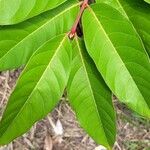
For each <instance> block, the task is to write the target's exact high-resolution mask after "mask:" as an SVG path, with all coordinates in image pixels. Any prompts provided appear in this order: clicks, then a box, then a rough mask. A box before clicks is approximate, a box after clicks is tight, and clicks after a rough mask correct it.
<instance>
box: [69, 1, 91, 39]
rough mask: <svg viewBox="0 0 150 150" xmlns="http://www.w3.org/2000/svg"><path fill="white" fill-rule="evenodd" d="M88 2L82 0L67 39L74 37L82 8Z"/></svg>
mask: <svg viewBox="0 0 150 150" xmlns="http://www.w3.org/2000/svg"><path fill="white" fill-rule="evenodd" d="M88 2H89V0H84V1H83V3H82V4H81V8H80V12H79V14H78V16H77V18H76V20H75V23H74V25H73V27H72V28H71V31H70V32H69V34H68V37H69V39H73V38H74V37H75V34H76V32H77V27H78V24H79V22H80V19H81V17H82V14H83V12H84V10H85V9H86V8H87V6H88Z"/></svg>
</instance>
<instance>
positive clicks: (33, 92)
mask: <svg viewBox="0 0 150 150" xmlns="http://www.w3.org/2000/svg"><path fill="white" fill-rule="evenodd" d="M71 58H72V51H71V45H70V41H69V39H68V37H67V36H66V34H65V35H64V34H63V35H60V36H57V37H55V38H53V39H51V40H50V41H48V42H47V43H46V44H45V45H44V46H42V47H41V48H39V49H38V50H37V51H36V53H35V54H34V55H33V56H32V57H31V59H30V60H29V63H28V64H27V66H26V68H25V70H24V71H23V74H22V75H21V77H20V78H19V81H18V83H17V86H16V88H15V90H14V92H13V93H12V95H11V97H10V100H9V102H8V105H7V107H6V110H5V112H4V115H3V118H2V120H1V122H0V144H1V145H4V144H7V143H9V142H10V141H12V140H13V139H14V138H16V137H18V136H20V135H21V134H23V133H25V132H26V131H27V130H28V129H29V128H30V127H31V126H32V125H33V124H34V123H35V122H36V121H37V120H40V119H41V118H43V117H44V116H45V115H46V114H47V113H48V112H50V111H52V109H53V108H54V106H55V105H56V104H57V103H58V101H59V99H60V98H61V96H62V94H63V91H64V89H65V86H66V84H67V80H68V78H69V72H70V62H71Z"/></svg>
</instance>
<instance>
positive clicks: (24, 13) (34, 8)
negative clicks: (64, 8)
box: [0, 0, 66, 25]
mask: <svg viewBox="0 0 150 150" xmlns="http://www.w3.org/2000/svg"><path fill="white" fill-rule="evenodd" d="M65 1H66V0H29V1H26V0H1V1H0V6H1V9H0V25H8V24H15V23H18V22H21V21H24V20H27V19H29V18H32V17H33V16H36V15H38V14H40V13H42V12H45V11H47V10H50V9H52V8H55V7H57V6H58V5H60V4H62V3H64V2H65Z"/></svg>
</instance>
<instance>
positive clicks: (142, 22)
mask: <svg viewBox="0 0 150 150" xmlns="http://www.w3.org/2000/svg"><path fill="white" fill-rule="evenodd" d="M96 1H97V2H104V3H107V4H109V5H111V6H112V7H114V8H116V9H117V10H119V11H120V12H121V13H122V14H124V16H125V17H126V18H127V19H128V20H129V21H130V22H131V23H132V25H133V26H134V28H135V30H136V32H137V34H139V36H140V38H141V39H142V40H143V44H144V46H145V48H146V50H147V52H148V54H149V56H150V5H148V4H146V3H145V2H144V1H143V0H138V1H137V0H111V1H110V0H96Z"/></svg>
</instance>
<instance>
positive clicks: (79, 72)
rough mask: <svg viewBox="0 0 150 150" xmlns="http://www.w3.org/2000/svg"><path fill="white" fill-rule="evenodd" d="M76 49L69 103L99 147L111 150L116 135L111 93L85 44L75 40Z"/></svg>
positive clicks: (69, 83) (74, 51) (69, 84)
mask: <svg viewBox="0 0 150 150" xmlns="http://www.w3.org/2000/svg"><path fill="white" fill-rule="evenodd" d="M73 47H74V48H73V58H74V59H73V62H72V71H71V74H70V79H69V82H68V88H67V90H68V95H69V102H70V104H71V106H72V108H73V109H74V111H75V112H76V115H77V118H78V119H79V121H80V123H81V126H82V127H83V128H84V129H85V130H86V131H87V133H88V134H89V135H90V136H91V137H92V138H93V139H94V140H95V141H96V142H97V143H98V144H102V145H104V146H105V147H107V148H108V149H110V148H111V147H112V146H113V144H114V142H115V136H116V127H115V126H116V124H115V123H116V121H115V113H114V108H113V105H112V94H111V91H110V90H109V89H108V87H107V86H106V84H105V82H104V81H103V79H102V77H101V75H100V74H99V72H98V71H97V69H96V67H95V64H94V63H93V61H92V60H91V58H90V57H89V56H88V55H87V53H86V51H85V47H84V44H83V42H81V41H79V40H78V39H77V38H75V41H74V45H73Z"/></svg>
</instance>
